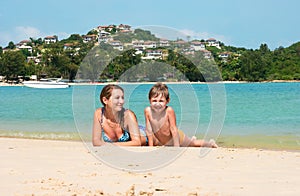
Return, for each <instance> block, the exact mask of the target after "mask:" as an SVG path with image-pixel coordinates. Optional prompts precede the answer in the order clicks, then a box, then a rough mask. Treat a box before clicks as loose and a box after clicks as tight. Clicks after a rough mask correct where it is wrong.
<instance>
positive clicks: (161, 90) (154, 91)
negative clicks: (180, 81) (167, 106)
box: [148, 82, 170, 101]
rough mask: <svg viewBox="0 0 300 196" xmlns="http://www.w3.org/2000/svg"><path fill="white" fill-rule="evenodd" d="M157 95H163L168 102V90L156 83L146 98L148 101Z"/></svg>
mask: <svg viewBox="0 0 300 196" xmlns="http://www.w3.org/2000/svg"><path fill="white" fill-rule="evenodd" d="M159 95H163V96H164V97H165V98H166V100H167V101H169V100H170V95H169V89H168V87H167V85H165V84H163V83H161V82H158V83H156V84H155V85H153V86H152V88H151V89H150V91H149V95H148V98H149V100H150V99H151V98H152V97H157V96H159Z"/></svg>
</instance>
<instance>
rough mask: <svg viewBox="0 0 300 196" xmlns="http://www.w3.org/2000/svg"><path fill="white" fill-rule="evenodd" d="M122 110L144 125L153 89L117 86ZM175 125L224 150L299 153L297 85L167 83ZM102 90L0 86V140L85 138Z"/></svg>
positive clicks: (299, 99)
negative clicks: (123, 102)
mask: <svg viewBox="0 0 300 196" xmlns="http://www.w3.org/2000/svg"><path fill="white" fill-rule="evenodd" d="M121 86H122V87H123V88H124V90H125V99H126V105H125V107H126V108H129V109H131V110H133V111H134V112H135V113H136V115H137V118H138V121H139V124H144V117H143V110H144V108H145V107H146V106H148V104H149V103H148V97H147V96H148V95H147V94H148V91H149V89H150V88H151V86H152V84H121ZM168 86H169V89H170V93H171V102H170V103H169V105H170V106H171V107H173V108H174V110H175V112H176V114H177V124H178V126H179V128H180V129H182V130H184V131H185V132H186V134H187V135H189V136H192V135H197V136H199V137H205V138H209V137H212V138H215V139H217V140H218V142H219V143H220V145H221V146H222V145H223V146H236V147H265V148H280V149H300V147H299V146H300V139H299V138H300V107H299V106H300V83H239V84H169V85H168ZM102 87H103V85H97V86H94V85H87V86H72V87H71V88H69V89H32V88H27V87H22V86H2V87H0V100H1V102H0V136H3V137H27V138H43V139H64V140H79V139H80V137H89V136H90V133H91V122H92V118H93V111H94V110H95V108H96V107H100V106H101V105H100V103H99V93H100V90H101V89H102Z"/></svg>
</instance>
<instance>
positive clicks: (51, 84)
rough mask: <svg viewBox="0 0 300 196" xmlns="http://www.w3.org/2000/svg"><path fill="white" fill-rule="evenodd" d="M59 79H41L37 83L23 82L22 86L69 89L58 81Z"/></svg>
mask: <svg viewBox="0 0 300 196" xmlns="http://www.w3.org/2000/svg"><path fill="white" fill-rule="evenodd" d="M60 80H61V79H57V78H43V79H40V80H39V81H24V82H23V85H24V86H26V87H31V88H44V89H49V88H69V87H70V86H69V84H68V83H65V82H62V81H60Z"/></svg>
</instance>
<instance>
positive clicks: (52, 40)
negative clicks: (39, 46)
mask: <svg viewBox="0 0 300 196" xmlns="http://www.w3.org/2000/svg"><path fill="white" fill-rule="evenodd" d="M57 41H58V38H57V36H56V35H54V36H47V37H45V38H44V42H45V43H46V44H51V43H56V42H57Z"/></svg>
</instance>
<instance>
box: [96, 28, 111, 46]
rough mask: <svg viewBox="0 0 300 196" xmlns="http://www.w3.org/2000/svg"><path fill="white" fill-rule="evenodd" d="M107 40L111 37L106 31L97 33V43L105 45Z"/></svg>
mask: <svg viewBox="0 0 300 196" xmlns="http://www.w3.org/2000/svg"><path fill="white" fill-rule="evenodd" d="M109 40H111V36H110V33H109V32H106V31H103V30H101V31H99V37H98V42H99V43H100V42H105V43H107V42H108V41H109Z"/></svg>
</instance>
